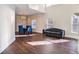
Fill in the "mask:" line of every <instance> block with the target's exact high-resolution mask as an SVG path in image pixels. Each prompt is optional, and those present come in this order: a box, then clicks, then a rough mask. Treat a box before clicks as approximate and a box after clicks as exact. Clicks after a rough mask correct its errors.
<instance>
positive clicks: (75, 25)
mask: <svg viewBox="0 0 79 59" xmlns="http://www.w3.org/2000/svg"><path fill="white" fill-rule="evenodd" d="M71 27H72V28H71V32H72V33H75V34H78V31H79V16H77V15H74V16H73V17H72V21H71Z"/></svg>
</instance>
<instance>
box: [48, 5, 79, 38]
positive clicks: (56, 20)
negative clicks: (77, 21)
mask: <svg viewBox="0 0 79 59" xmlns="http://www.w3.org/2000/svg"><path fill="white" fill-rule="evenodd" d="M73 13H79V5H74V4H73V5H72V4H70V5H69V4H66V5H54V6H50V7H48V8H47V16H50V17H51V18H52V20H53V26H54V27H57V28H60V29H64V30H65V31H66V36H67V37H73V38H77V39H79V35H76V34H73V33H71V19H72V18H71V17H72V15H73Z"/></svg>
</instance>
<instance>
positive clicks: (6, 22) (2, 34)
mask: <svg viewBox="0 0 79 59" xmlns="http://www.w3.org/2000/svg"><path fill="white" fill-rule="evenodd" d="M13 41H15V11H14V9H13V8H10V7H9V6H7V5H0V53H1V52H2V51H3V50H4V49H6V48H7V47H8V46H9V45H10V44H11V43H12V42H13Z"/></svg>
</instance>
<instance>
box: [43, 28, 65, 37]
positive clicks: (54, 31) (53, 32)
mask: <svg viewBox="0 0 79 59" xmlns="http://www.w3.org/2000/svg"><path fill="white" fill-rule="evenodd" d="M43 34H45V35H47V36H52V37H58V38H64V36H65V31H64V30H62V29H58V28H49V29H43Z"/></svg>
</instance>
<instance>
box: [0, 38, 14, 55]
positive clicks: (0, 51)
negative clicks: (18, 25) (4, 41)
mask: <svg viewBox="0 0 79 59" xmlns="http://www.w3.org/2000/svg"><path fill="white" fill-rule="evenodd" d="M14 41H15V38H14V39H13V41H11V42H10V43H9V44H8V45H7V46H6V47H4V48H3V49H1V50H0V54H1V53H2V52H3V51H4V50H5V49H6V48H7V47H9V46H10V45H11V44H12V43H13V42H14Z"/></svg>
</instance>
